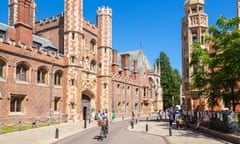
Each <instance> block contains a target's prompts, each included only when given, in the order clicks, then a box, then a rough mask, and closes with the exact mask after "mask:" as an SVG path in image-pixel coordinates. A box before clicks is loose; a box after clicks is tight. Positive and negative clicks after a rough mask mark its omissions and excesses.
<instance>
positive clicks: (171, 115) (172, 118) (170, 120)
mask: <svg viewBox="0 0 240 144" xmlns="http://www.w3.org/2000/svg"><path fill="white" fill-rule="evenodd" d="M168 117H169V126H170V127H172V123H173V121H174V116H173V112H172V111H170V112H169V115H168Z"/></svg>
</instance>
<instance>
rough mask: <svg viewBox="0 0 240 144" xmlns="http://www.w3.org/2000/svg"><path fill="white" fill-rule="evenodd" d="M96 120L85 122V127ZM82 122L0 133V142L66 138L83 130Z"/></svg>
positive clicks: (37, 143) (45, 143) (28, 143)
mask: <svg viewBox="0 0 240 144" xmlns="http://www.w3.org/2000/svg"><path fill="white" fill-rule="evenodd" d="M96 124H97V123H96V122H95V121H94V122H92V123H91V124H88V123H87V128H86V129H89V128H92V127H95V126H96ZM83 126H84V124H83V123H80V122H69V123H62V124H59V125H52V126H46V127H41V128H33V129H30V130H25V131H20V132H12V133H7V134H1V135H0V144H23V143H24V144H50V143H54V142H56V141H58V140H59V139H62V138H66V137H68V136H71V135H73V134H75V133H77V132H80V131H83V130H85V129H84V128H83ZM57 128H58V130H59V133H58V138H55V137H56V129H57Z"/></svg>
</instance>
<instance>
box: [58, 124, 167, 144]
mask: <svg viewBox="0 0 240 144" xmlns="http://www.w3.org/2000/svg"><path fill="white" fill-rule="evenodd" d="M128 126H129V121H123V122H118V123H112V124H111V125H110V127H109V128H110V129H109V134H108V136H107V138H106V139H104V140H103V141H100V140H98V135H99V132H100V128H99V127H96V128H91V129H88V130H85V131H82V132H79V133H77V134H75V135H73V136H71V137H69V138H67V139H64V140H61V141H59V142H57V143H56V144H79V143H87V144H99V143H101V144H167V143H166V141H165V140H164V138H163V137H161V136H155V135H149V134H146V133H136V132H133V131H129V130H128V129H127V127H128Z"/></svg>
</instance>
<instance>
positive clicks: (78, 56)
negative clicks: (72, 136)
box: [64, 0, 84, 120]
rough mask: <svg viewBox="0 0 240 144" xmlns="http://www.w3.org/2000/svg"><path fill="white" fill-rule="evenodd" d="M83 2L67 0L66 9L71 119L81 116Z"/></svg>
mask: <svg viewBox="0 0 240 144" xmlns="http://www.w3.org/2000/svg"><path fill="white" fill-rule="evenodd" d="M83 36H84V35H83V1H82V0H65V8H64V55H65V56H66V59H65V63H66V69H65V73H66V87H65V92H64V93H65V98H66V100H64V102H66V103H65V105H66V111H67V113H69V116H70V119H72V120H77V119H79V118H80V117H81V116H80V115H79V114H80V111H81V101H80V100H81V76H82V73H81V72H82V68H83V63H82V55H83V51H82V49H83Z"/></svg>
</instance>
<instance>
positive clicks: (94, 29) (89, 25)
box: [83, 19, 98, 34]
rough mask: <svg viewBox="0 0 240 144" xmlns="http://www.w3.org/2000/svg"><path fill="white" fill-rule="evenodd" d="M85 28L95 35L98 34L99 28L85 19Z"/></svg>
mask: <svg viewBox="0 0 240 144" xmlns="http://www.w3.org/2000/svg"><path fill="white" fill-rule="evenodd" d="M83 27H84V29H87V30H88V31H91V32H93V33H95V34H97V33H98V28H97V26H96V25H94V24H93V23H91V22H90V21H88V20H86V19H84V21H83Z"/></svg>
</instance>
